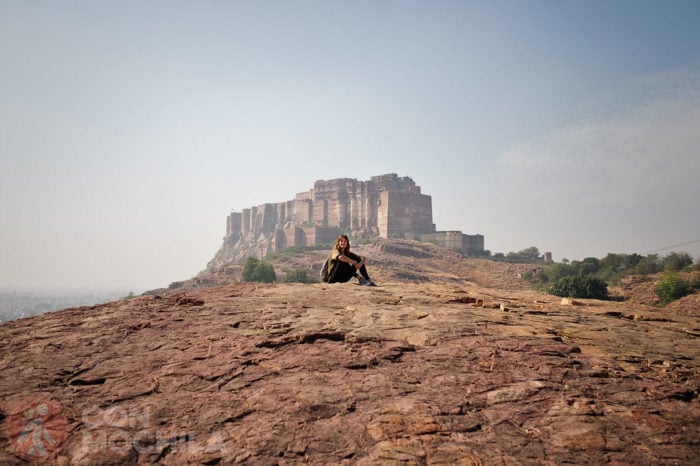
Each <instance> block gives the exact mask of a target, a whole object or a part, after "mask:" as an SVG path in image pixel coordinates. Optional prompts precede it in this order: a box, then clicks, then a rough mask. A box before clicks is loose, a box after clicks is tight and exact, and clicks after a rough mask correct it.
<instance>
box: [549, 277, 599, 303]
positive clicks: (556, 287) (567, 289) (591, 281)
mask: <svg viewBox="0 0 700 466" xmlns="http://www.w3.org/2000/svg"><path fill="white" fill-rule="evenodd" d="M549 293H550V294H553V295H555V296H561V297H567V298H593V299H607V297H608V285H607V284H606V283H605V282H604V281H603V280H601V279H599V278H596V277H591V276H589V275H581V274H577V275H569V276H566V277H562V278H560V279H558V280H557V281H556V282H554V284H553V285H552V287H551V288H550V289H549Z"/></svg>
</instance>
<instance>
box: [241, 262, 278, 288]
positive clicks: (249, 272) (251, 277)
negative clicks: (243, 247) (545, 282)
mask: <svg viewBox="0 0 700 466" xmlns="http://www.w3.org/2000/svg"><path fill="white" fill-rule="evenodd" d="M241 280H243V281H244V282H263V283H272V282H274V281H275V280H277V275H276V274H275V269H274V268H273V267H272V264H270V263H269V262H265V261H261V260H258V259H256V258H254V257H249V258H248V259H246V261H245V264H243V273H242V275H241Z"/></svg>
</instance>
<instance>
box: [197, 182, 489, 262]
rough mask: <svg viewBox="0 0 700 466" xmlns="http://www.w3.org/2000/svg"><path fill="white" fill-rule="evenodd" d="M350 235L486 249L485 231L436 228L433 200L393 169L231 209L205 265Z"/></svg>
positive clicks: (466, 250)
mask: <svg viewBox="0 0 700 466" xmlns="http://www.w3.org/2000/svg"><path fill="white" fill-rule="evenodd" d="M341 233H346V234H349V235H350V236H351V237H352V238H402V239H412V240H419V241H425V242H431V243H435V244H438V245H441V246H446V247H448V248H450V249H454V250H457V251H460V252H462V253H467V254H468V253H481V252H483V251H484V237H483V235H479V234H476V235H466V234H463V233H462V232H461V231H436V228H435V224H434V223H433V209H432V199H431V197H430V196H429V195H426V194H423V193H421V189H420V186H417V185H416V183H415V182H414V181H413V180H412V179H411V178H409V177H399V176H398V175H396V174H395V173H390V174H386V175H379V176H373V177H371V178H370V179H369V181H358V180H356V179H354V178H336V179H333V180H318V181H316V182H315V183H314V187H313V188H312V189H310V190H308V191H305V192H302V193H298V194H297V195H296V197H295V198H294V199H292V200H289V201H285V202H279V203H266V204H262V205H259V206H256V207H251V208H248V209H243V210H242V211H241V212H231V213H230V214H229V215H228V216H227V217H226V236H225V237H224V243H223V245H222V247H221V249H220V250H219V252H217V254H216V256H215V257H214V259H213V260H212V261H211V262H210V263H209V268H210V269H211V268H214V267H216V266H219V265H222V264H224V263H227V262H231V261H239V260H242V259H244V258H246V257H248V256H258V255H264V254H267V253H270V252H275V251H281V250H284V249H287V248H290V247H313V246H318V245H322V244H328V243H332V242H333V241H335V239H336V238H337V236H338V235H339V234H341Z"/></svg>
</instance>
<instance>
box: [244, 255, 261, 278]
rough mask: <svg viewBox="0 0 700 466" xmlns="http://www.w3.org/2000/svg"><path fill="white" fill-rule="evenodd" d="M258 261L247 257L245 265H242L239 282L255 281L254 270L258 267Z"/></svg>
mask: <svg viewBox="0 0 700 466" xmlns="http://www.w3.org/2000/svg"><path fill="white" fill-rule="evenodd" d="M259 263H260V261H259V260H258V259H256V258H255V257H249V258H248V259H246V261H245V264H243V273H242V274H241V280H243V281H244V282H254V281H256V280H255V268H256V267H257V266H258V264H259Z"/></svg>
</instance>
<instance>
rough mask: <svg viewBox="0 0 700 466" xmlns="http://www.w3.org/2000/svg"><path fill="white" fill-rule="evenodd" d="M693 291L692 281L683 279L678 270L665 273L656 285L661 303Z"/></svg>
mask: <svg viewBox="0 0 700 466" xmlns="http://www.w3.org/2000/svg"><path fill="white" fill-rule="evenodd" d="M691 291H692V287H691V285H690V282H688V281H687V280H683V279H682V278H681V276H680V275H679V274H678V273H677V272H666V273H664V276H663V277H662V278H661V280H659V283H658V285H656V295H657V296H658V297H659V299H660V300H661V304H664V305H666V304H668V303H670V302H671V301H675V300H676V299H680V298H682V297H683V296H686V295H689V294H690V293H691Z"/></svg>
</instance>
